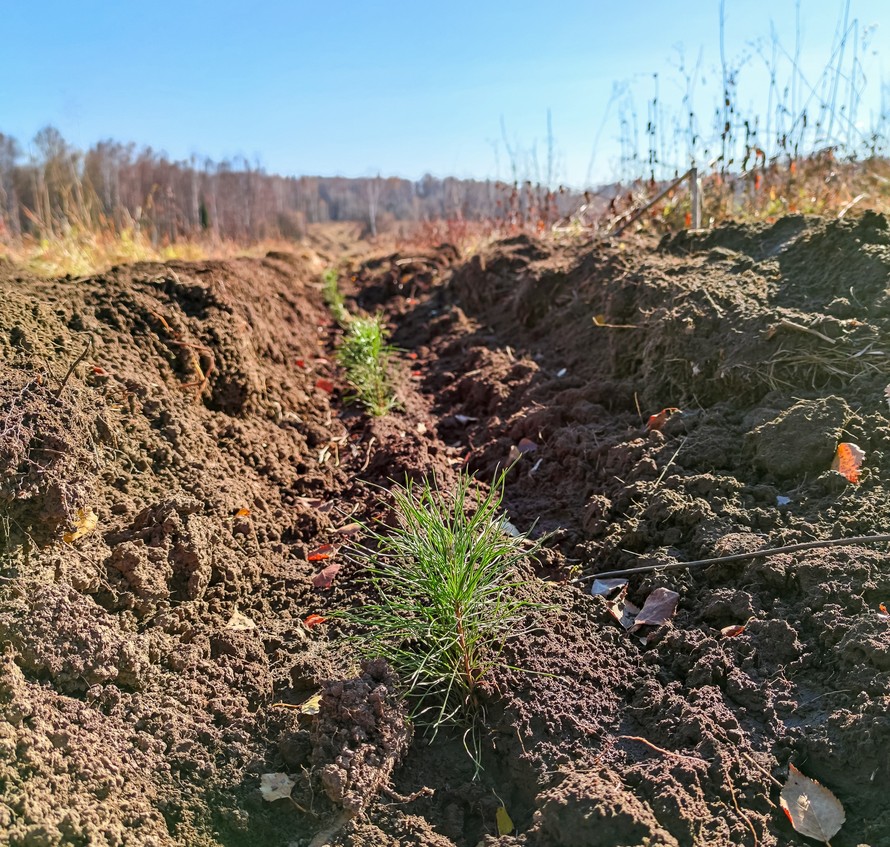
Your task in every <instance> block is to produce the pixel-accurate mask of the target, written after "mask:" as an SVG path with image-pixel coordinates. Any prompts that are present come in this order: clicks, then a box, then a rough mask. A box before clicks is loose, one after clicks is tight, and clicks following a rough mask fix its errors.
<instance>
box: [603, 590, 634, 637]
mask: <svg viewBox="0 0 890 847" xmlns="http://www.w3.org/2000/svg"><path fill="white" fill-rule="evenodd" d="M606 608H607V609H608V610H609V614H610V615H612V617H613V618H615V620H616V621H618V623H620V624H621V626H623V627H624V628H625V629H630V628H631V627H632V626H633V625H634V622H635V620H636V617H637V615H638V614H639V613H640V610H639V608H638V607H637V606H635V605H634V604H633V603H631V602H630V601H629V600H628V599H627V586H626V585H624V586H622V587H621V590H620V591H619V592H618V595H617V596H616V597H614V598H613V599H611V600H607V601H606Z"/></svg>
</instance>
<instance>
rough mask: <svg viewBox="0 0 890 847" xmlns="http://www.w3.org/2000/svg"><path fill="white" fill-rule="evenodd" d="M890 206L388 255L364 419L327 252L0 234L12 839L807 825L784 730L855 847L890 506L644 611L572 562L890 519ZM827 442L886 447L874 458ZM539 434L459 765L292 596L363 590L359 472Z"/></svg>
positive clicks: (1, 495) (233, 840)
mask: <svg viewBox="0 0 890 847" xmlns="http://www.w3.org/2000/svg"><path fill="white" fill-rule="evenodd" d="M888 231H890V230H888V225H887V221H886V220H885V219H883V218H880V217H878V216H874V215H870V214H867V215H863V217H862V218H859V219H857V220H849V221H848V220H844V221H830V222H825V221H820V220H814V219H805V218H800V217H795V218H788V219H784V220H781V221H778V222H777V223H775V224H773V225H764V226H760V227H742V226H731V227H724V228H721V229H719V230H715V231H713V232H710V233H705V234H697V233H693V234H683V235H679V236H675V237H673V238H671V239H666V240H665V241H663V242H662V243H661V244H656V243H654V242H652V243H637V244H635V245H630V246H622V245H620V244H615V245H608V244H606V245H600V246H596V247H591V246H589V245H563V246H560V245H555V244H553V243H544V242H540V243H539V242H537V241H535V240H533V239H529V238H527V237H522V238H517V239H512V240H510V241H508V242H503V243H501V244H497V245H493V246H492V247H491V248H489V249H487V250H485V251H483V252H481V253H480V254H478V255H476V256H473V257H472V258H471V259H470V260H468V261H466V262H462V261H461V260H460V259H459V258H458V256H457V253H456V251H454V249H453V248H451V247H448V246H447V245H445V246H443V247H441V248H439V249H437V250H432V251H421V252H419V253H412V254H411V255H406V256H400V255H387V256H384V257H378V258H374V259H372V260H369V261H367V262H366V263H365V264H363V265H361V266H357V267H355V268H353V271H354V272H353V273H351V274H350V278H351V280H352V281H351V283H350V288H349V290H348V291H347V294H348V295H349V296H348V300H347V302H348V305H349V307H350V308H357V307H364V308H366V309H368V310H370V311H374V310H378V309H379V310H382V311H383V313H384V315H385V318H386V320H387V321H388V322H389V324H390V326H391V328H392V330H393V333H394V335H393V339H394V343H395V344H396V345H397V346H398V347H399V348H401V350H402V351H403V352H402V353H401V354H400V359H399V362H398V364H397V371H398V373H397V375H396V382H397V385H398V393H399V399H400V403H401V405H400V408H399V409H398V410H397V411H396V412H394V413H393V414H392V415H390V416H388V417H386V418H383V419H380V420H375V421H369V420H368V419H367V418H366V417H365V416H363V415H362V414H361V413H360V412H359V411H357V410H356V409H355V408H353V407H350V406H348V405H347V404H346V403H345V402H344V397H345V395H346V393H347V392H346V391H344V390H343V388H342V382H341V375H340V374H339V372H338V370H337V368H336V367H335V366H334V364H333V359H332V355H331V354H332V352H333V348H334V346H335V344H336V340H337V335H338V332H339V331H338V330H337V328H336V327H335V325H334V324H333V322H332V321H331V319H330V316H329V315H328V314H327V313H326V311H325V309H324V307H323V305H322V303H321V296H320V288H321V287H320V280H319V277H318V272H319V262H318V260H317V259H315V258H302V257H299V256H297V257H295V256H290V255H287V254H283V253H276V254H272V255H270V256H268V257H266V258H265V259H262V260H239V261H235V262H218V263H200V264H173V265H138V266H134V267H129V268H117V269H114V270H113V271H111V272H109V273H108V274H105V275H103V276H102V277H98V278H94V279H80V280H55V281H40V280H35V279H27V278H25V279H19V278H15V277H14V276H12V275H11V274H12V271H10V270H9V269H7V270H5V271H4V273H5V274H6V275H7V276H6V277H5V278H3V279H2V280H0V297H2V298H3V302H4V309H3V311H2V313H0V410H2V413H3V418H2V423H0V519H2V523H0V532H2V543H3V545H4V546H3V560H2V573H0V592H2V604H0V641H2V643H3V645H4V647H5V651H6V652H5V654H4V658H3V662H2V666H0V699H2V703H3V709H2V712H0V739H2V744H0V800H2V805H0V827H2V829H3V831H4V834H5V835H6V840H7V841H9V843H11V844H14V845H34V844H46V845H56V844H59V845H60V844H68V843H75V844H76V843H108V844H157V845H161V844H203V845H207V847H211V846H212V845H241V844H243V845H248V844H250V845H251V847H255V845H259V844H262V845H265V844H268V845H286V844H302V845H307V844H310V843H312V842H313V839H315V842H314V843H316V844H320V843H322V842H325V843H326V842H327V841H330V842H331V843H332V844H340V845H344V847H345V845H368V847H370V845H396V844H414V845H429V846H430V847H447V846H448V845H454V847H474V845H476V844H479V843H483V844H487V845H495V844H499V845H501V847H509V845H513V846H514V847H519V846H520V845H524V847H557V845H565V847H569V845H577V844H603V845H610V847H612V845H628V846H629V845H634V847H636V845H643V844H665V845H694V844H748V845H755V844H759V845H765V847H769V846H770V845H783V846H784V845H790V844H792V843H797V842H796V840H795V836H794V834H793V832H792V830H791V828H790V825H789V824H788V823H787V821H786V820H785V818H784V816H782V815H781V814H780V813H779V812H778V810H777V809H776V804H777V802H778V798H777V790H776V788H775V785H774V783H773V781H772V780H775V779H777V780H779V781H782V780H783V779H784V778H785V776H786V775H787V767H788V765H789V764H792V763H793V764H795V765H796V766H798V767H800V769H801V770H802V771H803V772H804V773H805V774H806V775H808V776H810V777H813V778H816V779H818V780H819V781H821V782H822V783H823V784H825V785H826V786H828V787H830V788H831V789H832V790H833V791H834V792H835V793H836V794H837V795H838V797H839V798H840V800H841V801H842V803H843V804H844V807H845V809H846V812H847V822H846V823H845V825H844V827H843V829H842V830H841V832H840V833H839V834H838V835H837V836H836V837H835V838H833V839H832V844H834V845H835V847H853V845H861V844H869V845H874V846H875V847H876V845H882V844H885V843H888V838H890V834H888V833H890V829H888V827H887V824H886V819H887V817H888V814H890V808H888V805H887V798H886V791H885V785H886V784H887V781H888V780H890V770H888V760H887V757H886V755H884V753H883V751H884V750H885V749H886V746H887V744H888V743H890V724H888V722H887V719H886V716H885V714H884V712H885V711H886V702H887V700H888V698H890V629H888V626H887V622H886V619H885V618H883V617H882V616H881V615H880V614H879V606H880V604H881V603H882V602H885V601H886V600H887V599H888V597H890V569H888V556H887V553H886V552H885V548H884V547H882V546H872V545H866V544H850V545H848V546H842V547H832V548H824V549H813V550H808V551H805V552H799V553H785V554H781V555H775V556H770V557H767V558H755V559H747V560H745V561H741V562H736V563H732V564H715V565H712V566H710V567H707V568H695V569H690V570H674V571H667V572H660V573H644V574H641V575H637V576H634V577H632V578H631V579H630V582H629V584H628V586H627V600H629V601H631V602H633V603H635V604H636V605H637V606H641V605H642V604H643V602H644V601H645V600H646V598H647V597H648V596H649V594H651V592H652V591H654V590H655V589H656V588H666V589H670V590H672V591H675V592H677V594H678V596H679V604H678V608H677V612H676V615H675V616H674V617H673V619H672V621H671V622H670V623H668V624H666V625H662V626H653V627H651V628H650V629H649V630H648V631H646V633H645V639H642V638H641V637H640V635H641V634H640V633H637V634H631V633H628V632H627V631H625V630H624V629H623V628H622V627H621V626H619V624H618V623H617V621H616V620H615V618H614V617H613V615H612V613H611V612H610V609H609V607H608V605H607V601H606V599H605V598H604V597H603V596H593V595H591V593H590V592H589V585H590V580H588V579H586V577H588V576H592V575H593V574H594V573H596V572H599V571H605V570H611V569H614V568H626V567H635V566H641V565H646V564H652V563H667V562H684V561H685V562H688V561H693V560H698V559H701V558H704V557H707V556H713V555H729V554H738V553H745V552H752V551H757V550H760V549H762V548H763V547H766V546H778V545H783V544H792V543H796V542H803V541H810V540H813V539H827V538H842V537H851V536H858V535H866V534H871V533H878V532H887V531H890V527H888V525H887V522H888V519H887V515H888V487H887V485H886V484H885V482H884V480H885V478H886V477H887V476H888V473H890V425H888V416H887V405H886V399H885V397H884V389H885V387H886V385H887V382H888V377H887V370H886V368H887V355H888V352H890V351H888V350H887V349H885V348H886V345H885V343H884V339H885V338H887V337H888V336H887V332H888V330H890V327H888V325H887V320H888V316H887V315H886V313H885V308H884V305H883V304H884V302H885V298H886V296H887V284H888V279H890V275H888V266H887V262H888V261H890V259H888V256H886V255H885V253H886V250H887V248H888V246H890V244H888V238H890V236H888V235H887V233H888ZM328 381H330V383H329V382H328ZM332 386H333V390H330V389H331V388H332ZM670 407H675V408H677V409H678V410H679V411H675V412H674V413H672V414H665V415H664V416H663V423H662V425H661V427H660V428H649V427H647V426H646V422H647V420H648V418H649V416H650V415H655V414H657V413H658V412H660V411H661V410H662V409H665V408H670ZM839 441H853V442H856V443H857V444H858V445H859V446H860V447H861V448H862V449H863V451H864V452H865V456H866V458H865V462H864V465H863V473H862V479H861V483H860V484H859V485H857V486H854V485H851V484H850V483H848V482H847V481H845V480H844V479H843V478H842V477H841V476H840V475H839V474H837V473H835V472H834V471H832V470H830V465H831V461H832V457H833V454H834V450H835V448H836V446H837V443H838V442H839ZM520 442H521V449H520ZM517 455H519V457H520V458H519V459H518V461H517V463H516V464H515V466H514V467H513V469H512V470H511V472H510V474H509V477H508V484H507V491H506V508H507V512H508V517H509V519H510V521H511V522H512V523H513V524H514V525H515V526H517V527H518V528H519V529H520V530H523V531H529V532H531V533H532V534H533V535H534V536H536V537H537V536H539V535H541V534H544V533H546V534H547V538H546V540H545V543H544V548H543V551H542V553H541V555H540V557H539V559H538V560H537V561H536V562H534V563H531V564H530V567H532V566H533V567H534V569H535V573H536V575H537V576H538V577H540V579H537V580H533V582H532V585H531V586H530V587H529V589H528V590H529V592H530V593H531V595H532V597H533V599H535V600H539V601H541V602H542V603H543V604H544V606H543V610H542V611H539V612H536V613H535V615H536V617H535V618H534V619H533V620H530V621H529V630H528V635H527V636H526V637H524V638H523V639H521V640H516V641H513V642H509V643H508V644H507V646H506V650H505V659H506V664H507V665H508V666H509V667H508V668H507V669H505V670H504V671H502V672H501V673H500V674H499V676H498V677H497V679H493V680H492V681H491V685H490V686H488V687H486V688H485V689H484V690H485V691H486V692H487V693H486V694H485V695H484V696H485V702H484V703H483V706H484V710H485V716H486V721H485V727H486V732H485V735H484V738H483V742H484V744H483V747H484V754H483V762H482V764H483V766H484V769H483V771H482V773H481V775H480V776H479V777H478V778H476V779H474V765H473V762H472V761H471V760H470V759H469V757H468V756H467V754H466V751H465V750H464V747H463V742H462V740H461V738H460V734H459V733H456V734H454V735H450V734H448V733H445V732H442V733H440V734H439V735H438V736H437V737H436V738H435V739H434V740H433V741H432V742H431V741H430V740H429V739H426V738H424V737H423V736H422V735H420V734H415V735H414V736H413V738H412V732H411V727H410V725H409V724H408V723H406V720H405V716H404V711H403V707H402V704H401V703H400V700H399V696H398V685H397V682H396V681H395V680H393V679H392V677H391V674H390V673H389V670H388V668H387V667H386V666H385V665H383V664H381V663H371V664H369V665H366V666H365V667H364V669H362V670H359V668H358V667H357V663H356V660H355V657H354V655H353V654H352V652H351V648H350V647H349V643H348V642H347V641H344V640H343V638H342V636H343V634H344V632H343V630H342V628H341V626H340V624H338V623H336V622H335V621H332V620H331V619H329V620H328V621H326V622H324V623H323V624H317V625H313V626H311V627H310V626H309V625H307V624H306V623H304V622H303V621H304V620H305V619H306V618H307V616H308V615H310V614H320V615H325V613H326V612H327V611H328V610H332V609H337V608H343V607H344V606H349V605H351V604H355V603H361V602H362V600H363V597H364V595H363V593H362V592H363V591H364V590H365V589H364V588H363V587H362V586H363V585H364V583H363V581H362V578H361V577H362V573H361V569H360V566H359V565H358V564H357V563H356V562H353V561H351V560H350V559H349V558H348V557H347V556H344V555H343V550H342V547H343V545H344V544H345V543H347V539H348V538H352V537H354V536H353V535H352V533H353V532H354V526H353V524H354V522H355V521H356V520H361V519H364V520H369V519H371V518H373V517H375V516H376V517H380V516H381V513H383V516H384V517H385V509H382V507H381V504H380V492H379V489H378V488H377V487H376V486H384V487H385V486H388V485H391V484H392V481H393V480H398V479H402V478H404V477H406V476H410V477H414V478H418V477H421V476H423V475H426V474H430V473H434V474H436V476H437V477H438V479H439V480H440V481H441V483H442V484H443V485H447V484H448V483H449V481H450V480H453V479H454V476H455V475H456V473H457V472H458V471H459V470H460V469H461V468H464V467H466V468H469V469H470V470H472V471H474V472H476V473H477V474H478V475H479V477H480V478H481V479H482V480H491V479H492V478H493V476H494V474H495V473H496V470H497V469H498V468H499V467H503V466H504V465H505V464H506V463H508V462H509V461H512V460H513V459H515V458H516V457H517ZM66 533H68V535H67V537H68V539H69V540H68V541H64V540H63V538H64V536H65V534H66ZM322 545H331V548H327V547H322ZM319 548H321V549H319ZM329 556H332V558H330V559H328V558H325V557H329ZM330 562H335V563H337V564H341V565H342V567H341V569H340V571H339V573H337V574H336V576H335V577H334V579H333V582H332V584H331V585H330V587H316V586H315V585H314V584H313V578H314V577H315V576H316V574H317V573H318V571H320V570H321V568H322V567H324V566H325V565H326V564H329V563H330ZM309 622H310V623H311V622H312V620H311V619H310V621H309ZM733 625H738V626H741V625H744V628H743V629H742V630H741V632H739V633H738V634H737V635H735V636H734V637H725V636H723V635H722V634H721V629H722V628H724V627H727V626H733ZM515 668H522V669H524V670H521V671H520V670H515ZM319 693H322V694H323V696H322V697H321V700H320V702H319V705H318V707H317V708H318V710H319V711H318V714H315V713H314V711H315V710H314V708H313V707H312V706H311V704H310V705H305V704H306V701H308V700H310V698H312V697H313V695H316V694H319ZM282 704H284V705H282ZM301 704H304V705H301ZM264 774H278V775H280V776H278V777H276V779H277V780H279V781H282V780H285V781H284V784H289V783H288V782H286V780H290V782H291V783H293V785H294V787H293V790H292V793H291V795H290V799H288V798H287V797H282V798H281V799H277V800H274V802H268V801H267V800H264V798H263V796H262V794H261V792H260V786H261V784H263V783H262V780H261V778H262V776H263V775H264ZM381 792H382V793H381ZM501 806H503V807H504V808H505V809H506V810H507V811H508V813H509V816H510V818H511V819H512V823H513V825H514V829H513V831H512V832H510V833H506V832H505V833H503V834H499V832H498V822H497V821H498V810H499V808H500V807H501ZM501 829H504V825H503V815H501ZM325 834H327V835H325Z"/></svg>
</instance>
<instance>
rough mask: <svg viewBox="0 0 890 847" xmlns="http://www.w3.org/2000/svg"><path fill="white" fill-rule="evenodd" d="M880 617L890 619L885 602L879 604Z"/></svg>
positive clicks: (883, 619) (884, 619)
mask: <svg viewBox="0 0 890 847" xmlns="http://www.w3.org/2000/svg"><path fill="white" fill-rule="evenodd" d="M878 617H879V618H880V619H881V620H882V621H890V612H888V611H887V607H886V606H885V605H884V604H883V603H881V604H880V605H879V606H878Z"/></svg>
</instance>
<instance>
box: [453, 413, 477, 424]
mask: <svg viewBox="0 0 890 847" xmlns="http://www.w3.org/2000/svg"><path fill="white" fill-rule="evenodd" d="M454 419H455V420H456V421H457V422H458V423H459V424H461V425H462V426H466V425H467V424H468V423H476V421H478V420H479V418H471V417H470V416H469V415H455V416H454Z"/></svg>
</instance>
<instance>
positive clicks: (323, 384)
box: [315, 377, 334, 394]
mask: <svg viewBox="0 0 890 847" xmlns="http://www.w3.org/2000/svg"><path fill="white" fill-rule="evenodd" d="M315 387H316V388H320V389H321V390H322V391H327V393H328V394H331V393H333V391H334V383H333V382H331V381H330V380H329V379H325V378H324V377H319V378H318V379H317V380H315Z"/></svg>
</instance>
